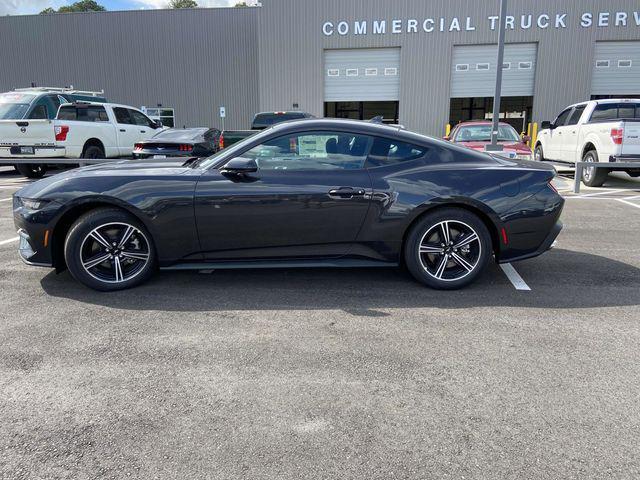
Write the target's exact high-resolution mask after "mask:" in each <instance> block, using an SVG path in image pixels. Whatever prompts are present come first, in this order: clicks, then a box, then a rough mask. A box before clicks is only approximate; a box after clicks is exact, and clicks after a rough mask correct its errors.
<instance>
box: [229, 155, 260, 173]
mask: <svg viewBox="0 0 640 480" xmlns="http://www.w3.org/2000/svg"><path fill="white" fill-rule="evenodd" d="M257 171H258V164H257V163H256V161H255V160H254V159H253V158H242V157H236V158H232V159H231V160H229V161H228V162H227V163H226V164H225V165H224V166H223V167H222V168H221V169H220V173H222V174H225V173H226V174H236V175H241V174H244V173H255V172H257Z"/></svg>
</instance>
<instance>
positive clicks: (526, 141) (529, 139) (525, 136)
mask: <svg viewBox="0 0 640 480" xmlns="http://www.w3.org/2000/svg"><path fill="white" fill-rule="evenodd" d="M522 141H523V142H524V143H529V142H530V141H531V137H530V136H529V135H523V136H522Z"/></svg>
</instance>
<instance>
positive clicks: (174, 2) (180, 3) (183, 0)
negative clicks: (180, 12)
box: [169, 0, 198, 8]
mask: <svg viewBox="0 0 640 480" xmlns="http://www.w3.org/2000/svg"><path fill="white" fill-rule="evenodd" d="M197 6H198V2H196V1H195V0H171V1H170V2H169V8H197Z"/></svg>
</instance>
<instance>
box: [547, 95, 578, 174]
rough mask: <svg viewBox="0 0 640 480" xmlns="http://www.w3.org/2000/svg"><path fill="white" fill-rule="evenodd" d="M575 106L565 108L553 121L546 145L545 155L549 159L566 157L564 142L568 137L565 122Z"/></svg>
mask: <svg viewBox="0 0 640 480" xmlns="http://www.w3.org/2000/svg"><path fill="white" fill-rule="evenodd" d="M572 111H573V107H569V108H567V109H565V110H563V111H562V112H561V113H560V115H558V117H557V118H556V119H555V121H554V122H553V128H552V129H550V130H549V136H548V138H547V141H546V142H545V145H544V156H545V158H547V159H549V160H560V161H562V160H563V158H564V147H563V142H564V139H565V138H566V133H565V132H566V130H565V128H566V127H565V123H566V121H567V120H568V118H569V115H571V112H572Z"/></svg>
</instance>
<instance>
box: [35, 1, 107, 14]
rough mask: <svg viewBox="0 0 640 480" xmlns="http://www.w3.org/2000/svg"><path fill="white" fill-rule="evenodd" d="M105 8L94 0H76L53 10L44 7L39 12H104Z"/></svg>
mask: <svg viewBox="0 0 640 480" xmlns="http://www.w3.org/2000/svg"><path fill="white" fill-rule="evenodd" d="M106 10H107V9H106V8H104V7H103V6H102V5H100V4H99V3H98V2H96V1H95V0H78V1H77V2H75V3H72V4H71V5H65V6H64V7H60V8H59V9H58V10H55V9H53V8H51V7H49V8H45V9H44V10H42V11H41V12H40V14H47V13H70V12H104V11H106Z"/></svg>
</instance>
